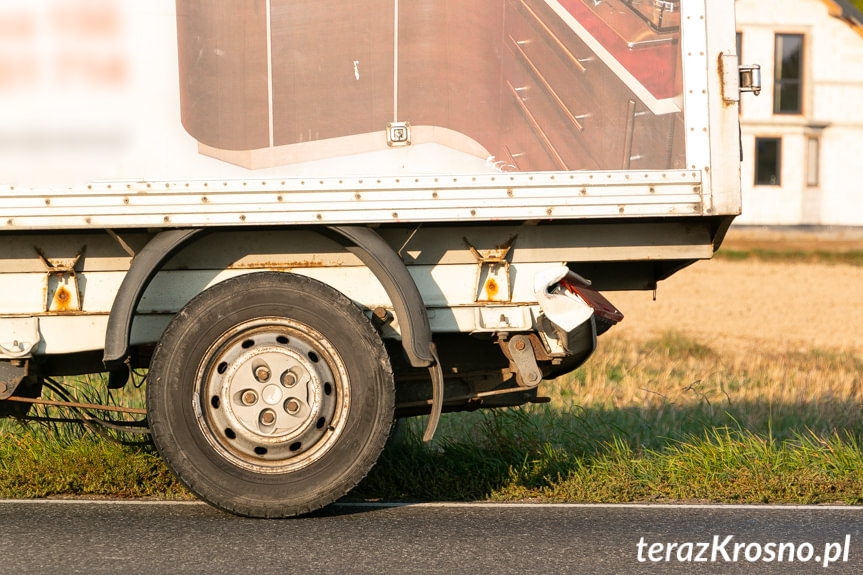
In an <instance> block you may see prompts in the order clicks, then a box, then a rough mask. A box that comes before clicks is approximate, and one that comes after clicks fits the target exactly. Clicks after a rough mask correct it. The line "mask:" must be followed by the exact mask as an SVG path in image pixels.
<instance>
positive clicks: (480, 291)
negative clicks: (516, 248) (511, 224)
mask: <svg viewBox="0 0 863 575" xmlns="http://www.w3.org/2000/svg"><path fill="white" fill-rule="evenodd" d="M516 237H518V236H512V237H511V238H509V239H508V240H507V241H505V242H504V243H503V244H501V245H500V246H498V247H496V248H493V249H490V250H478V249H477V248H475V247H474V246H473V245H472V244H471V243H470V241H468V239H467V238H462V240H463V241H464V243H465V245H466V246H467V249H469V250H470V253H471V254H473V257H474V258H476V261H477V272H476V287H475V289H474V301H476V302H477V303H483V302H508V301H511V299H512V290H511V288H510V283H509V277H510V276H509V260H508V259H507V256H508V255H509V251H510V249H511V248H512V243H513V242H514V241H515V238H516Z"/></svg>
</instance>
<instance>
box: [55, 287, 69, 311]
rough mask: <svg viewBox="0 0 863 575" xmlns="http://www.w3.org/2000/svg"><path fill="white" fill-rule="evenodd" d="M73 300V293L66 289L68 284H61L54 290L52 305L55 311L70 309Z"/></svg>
mask: <svg viewBox="0 0 863 575" xmlns="http://www.w3.org/2000/svg"><path fill="white" fill-rule="evenodd" d="M71 300H72V294H70V293H69V290H68V289H66V286H60V287H58V288H57V291H55V292H54V305H53V306H51V308H52V310H53V311H69V302H70V301H71Z"/></svg>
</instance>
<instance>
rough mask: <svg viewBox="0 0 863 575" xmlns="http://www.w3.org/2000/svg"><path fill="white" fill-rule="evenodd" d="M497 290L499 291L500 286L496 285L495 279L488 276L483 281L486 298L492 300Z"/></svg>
mask: <svg viewBox="0 0 863 575" xmlns="http://www.w3.org/2000/svg"><path fill="white" fill-rule="evenodd" d="M498 291H500V286H498V285H497V281H495V279H494V278H489V279H488V281H486V282H485V293H486V294H488V299H490V300H493V299H494V297H495V296H496V295H497V292H498Z"/></svg>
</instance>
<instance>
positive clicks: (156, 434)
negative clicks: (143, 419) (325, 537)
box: [147, 272, 395, 517]
mask: <svg viewBox="0 0 863 575" xmlns="http://www.w3.org/2000/svg"><path fill="white" fill-rule="evenodd" d="M148 379H149V382H148V385H147V413H148V418H149V423H150V429H151V432H152V435H153V441H154V442H155V444H156V448H157V449H158V451H159V453H160V455H161V456H162V458H163V459H164V461H165V463H166V464H167V466H168V468H169V469H170V470H171V471H172V472H173V473H174V475H176V477H177V479H179V480H180V481H181V482H182V483H183V484H184V485H186V487H188V488H189V489H190V490H191V491H192V492H193V493H195V494H196V495H197V496H198V497H200V498H201V499H203V500H204V501H206V502H208V503H210V504H211V505H213V506H215V507H218V508H220V509H223V510H225V511H228V512H231V513H235V514H238V515H244V516H248V517H289V516H295V515H300V514H303V513H308V512H311V511H313V510H315V509H319V508H321V507H323V506H325V505H327V504H329V503H331V502H333V501H335V500H336V499H338V498H339V497H341V496H342V495H344V494H345V493H347V492H348V491H349V490H350V489H351V488H352V487H354V486H355V485H356V484H357V483H358V482H359V481H360V480H361V479H362V478H363V477H365V475H366V474H367V473H368V472H369V470H370V469H371V468H372V466H373V465H374V464H375V462H376V461H377V459H378V456H379V455H380V453H381V450H382V449H383V447H384V444H385V443H386V440H387V436H388V435H389V431H390V427H391V424H392V421H393V404H394V397H395V392H394V386H393V374H392V368H391V366H390V362H389V357H388V355H387V353H386V350H385V348H384V345H383V342H382V341H381V338H380V336H379V335H378V333H377V332H376V331H375V329H374V327H372V325H371V323H370V322H369V321H368V319H367V318H366V316H365V315H364V314H363V312H362V311H361V310H360V309H359V308H358V307H357V306H356V305H354V304H353V302H351V300H349V299H348V298H347V297H345V296H344V295H343V294H342V293H340V292H338V291H336V290H334V289H333V288H331V287H329V286H327V285H326V284H323V283H321V282H318V281H315V280H312V279H309V278H306V277H303V276H297V275H293V274H288V273H273V272H263V273H254V274H248V275H243V276H239V277H236V278H233V279H229V280H227V281H224V282H222V283H219V284H216V285H215V286H213V287H212V288H210V289H207V290H205V291H204V292H202V293H201V294H199V295H198V296H197V297H195V298H194V299H193V300H192V301H191V302H189V303H188V304H187V305H186V306H185V307H184V308H183V309H182V310H181V311H180V312H179V313H178V314H177V315H176V316H175V317H174V319H173V320H172V321H171V323H170V324H169V326H168V328H167V329H166V331H165V333H164V334H163V336H162V338H161V340H160V341H159V344H158V346H157V347H156V350H155V352H154V354H153V360H152V363H151V366H150V374H149V378H148Z"/></svg>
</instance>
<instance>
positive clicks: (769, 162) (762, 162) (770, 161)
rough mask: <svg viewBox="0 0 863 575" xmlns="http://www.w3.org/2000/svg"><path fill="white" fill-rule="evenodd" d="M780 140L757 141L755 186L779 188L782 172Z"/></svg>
mask: <svg viewBox="0 0 863 575" xmlns="http://www.w3.org/2000/svg"><path fill="white" fill-rule="evenodd" d="M780 144H781V140H780V139H779V138H756V139H755V184H756V185H759V186H778V185H779V183H780V179H779V174H780V170H781V163H780V156H781V154H780V150H781V146H780Z"/></svg>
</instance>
